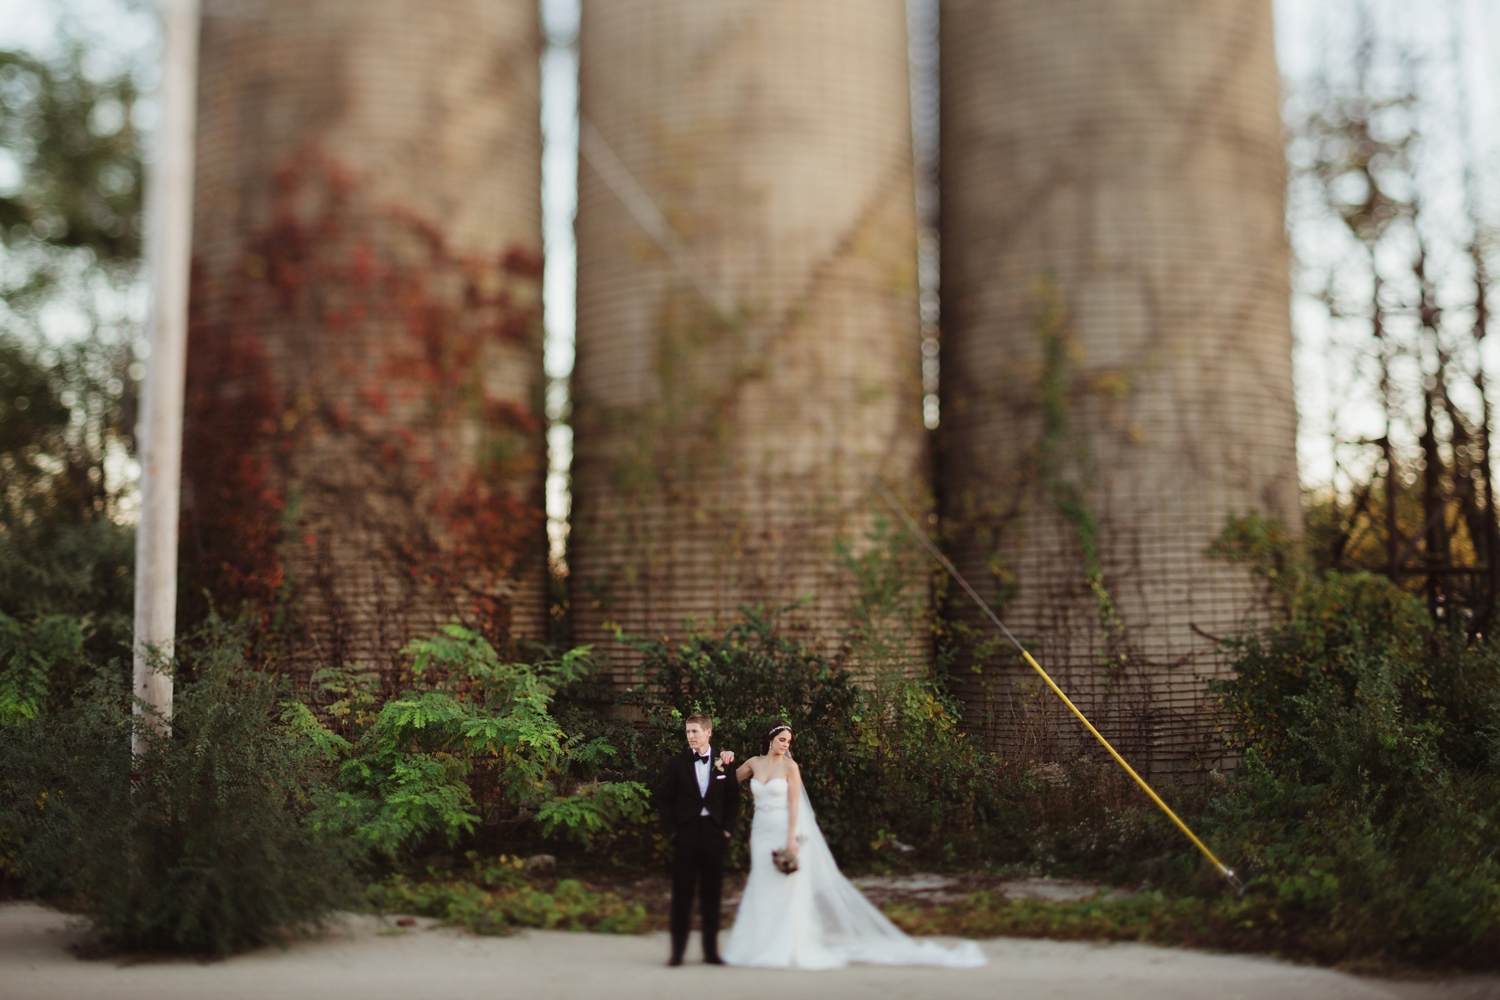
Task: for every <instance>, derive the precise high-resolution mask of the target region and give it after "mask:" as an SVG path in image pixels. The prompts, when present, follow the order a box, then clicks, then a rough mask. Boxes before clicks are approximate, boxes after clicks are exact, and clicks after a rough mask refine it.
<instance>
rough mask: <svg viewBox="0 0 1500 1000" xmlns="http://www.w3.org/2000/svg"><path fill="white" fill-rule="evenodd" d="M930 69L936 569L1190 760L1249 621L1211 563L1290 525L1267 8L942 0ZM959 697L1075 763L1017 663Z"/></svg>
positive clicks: (1277, 173) (976, 681)
mask: <svg viewBox="0 0 1500 1000" xmlns="http://www.w3.org/2000/svg"><path fill="white" fill-rule="evenodd" d="M941 51H942V70H941V73H942V138H941V183H942V238H943V353H942V362H943V376H942V428H941V440H942V445H941V453H940V456H939V464H940V480H939V481H940V487H939V491H940V494H941V497H942V500H941V503H942V509H943V513H944V516H945V519H946V525H947V527H948V529H949V531H950V537H951V539H952V543H951V544H952V546H953V554H954V557H955V561H956V562H957V563H958V564H959V566H960V567H961V569H962V570H963V571H964V572H965V574H966V575H968V576H969V577H970V578H971V579H973V580H974V581H976V583H980V584H981V585H982V586H983V587H985V588H986V589H987V590H988V591H989V592H990V593H991V594H993V595H994V596H995V598H996V600H997V602H998V603H1000V604H1002V605H1003V606H1004V614H1005V615H1006V617H1007V620H1008V622H1009V623H1010V625H1011V627H1012V628H1013V629H1015V630H1016V631H1017V632H1018V633H1021V634H1022V635H1023V637H1024V638H1025V639H1026V640H1028V641H1029V642H1030V643H1031V645H1032V648H1033V650H1034V651H1035V652H1036V654H1037V655H1038V657H1039V659H1040V660H1041V661H1042V662H1043V664H1044V665H1048V666H1050V668H1051V669H1052V670H1053V671H1054V673H1055V676H1056V677H1057V679H1058V680H1059V681H1060V682H1061V683H1062V684H1063V685H1064V687H1065V688H1066V689H1067V690H1069V691H1070V692H1072V693H1073V696H1074V698H1075V700H1077V701H1078V702H1079V704H1080V707H1082V708H1083V709H1084V711H1085V712H1090V713H1091V714H1092V715H1093V716H1095V721H1096V723H1098V724H1099V725H1100V728H1101V729H1102V730H1104V731H1105V733H1106V735H1110V736H1112V737H1113V738H1116V739H1118V740H1119V741H1120V743H1121V744H1123V748H1127V749H1128V750H1129V751H1130V752H1131V753H1132V755H1133V756H1134V757H1135V759H1136V760H1137V761H1138V762H1139V763H1140V765H1142V766H1144V767H1148V768H1151V769H1154V770H1157V771H1168V770H1175V769H1182V768H1185V767H1190V766H1192V761H1193V759H1194V757H1195V753H1196V752H1197V751H1200V750H1209V749H1211V747H1212V739H1211V732H1212V724H1211V720H1210V718H1209V716H1208V714H1207V711H1206V706H1205V701H1206V697H1205V693H1204V682H1203V677H1204V676H1206V675H1213V674H1215V673H1216V672H1219V671H1221V670H1222V669H1223V665H1222V663H1221V661H1220V659H1219V658H1218V657H1217V656H1216V652H1215V650H1216V643H1215V639H1214V637H1221V636H1225V635H1227V634H1232V633H1233V631H1234V629H1235V628H1236V627H1237V626H1238V625H1240V624H1241V623H1242V622H1244V621H1245V619H1246V618H1247V616H1257V617H1260V618H1262V620H1263V619H1264V616H1265V613H1266V609H1265V608H1264V607H1263V606H1262V605H1261V604H1260V603H1259V591H1258V590H1257V587H1256V586H1255V585H1254V583H1253V582H1252V579H1251V577H1250V574H1249V573H1248V571H1247V570H1246V569H1245V568H1244V567H1243V566H1237V565H1232V564H1230V563H1228V562H1225V561H1223V560H1222V559H1219V558H1216V557H1213V556H1211V555H1210V554H1209V553H1208V549H1209V547H1210V545H1211V544H1212V543H1213V542H1214V540H1215V538H1216V537H1217V536H1218V535H1219V533H1220V532H1221V530H1222V529H1223V528H1224V527H1225V524H1226V521H1227V519H1228V518H1229V516H1230V515H1246V514H1250V513H1260V514H1262V515H1267V516H1271V517H1278V518H1282V519H1284V520H1285V522H1286V523H1287V524H1288V525H1289V526H1291V528H1292V530H1293V531H1295V530H1297V529H1296V527H1295V526H1296V525H1297V524H1298V522H1299V514H1298V492H1297V472H1296V463H1295V454H1294V441H1293V439H1294V432H1295V411H1294V405H1293V394H1292V378H1291V334H1290V327H1289V318H1288V276H1287V263H1288V258H1287V248H1286V244H1285V239H1284V235H1283V223H1282V218H1283V215H1282V211H1283V210H1282V202H1283V171H1284V168H1283V155H1282V143H1281V128H1280V121H1279V118H1278V84H1277V75H1276V66H1275V62H1274V59H1273V50H1272V25H1271V4H1270V2H1269V0H1218V2H1202V0H1193V2H1185V0H1138V2H1124V0H1086V2H1084V3H1082V4H1056V3H1050V2H1046V0H943V2H942V5H941ZM955 611H956V613H957V614H959V615H961V616H970V615H972V611H971V610H970V609H967V608H961V607H956V608H955ZM965 694H966V697H967V698H968V700H969V703H970V718H971V720H972V721H974V722H976V723H979V722H982V723H983V724H984V725H985V726H986V727H987V729H988V732H989V733H990V735H991V736H992V738H993V740H994V742H995V744H996V745H997V746H998V747H1000V748H1001V749H1004V750H1006V751H1007V752H1010V753H1014V754H1020V755H1024V756H1031V757H1037V758H1047V757H1058V756H1065V755H1067V754H1069V753H1071V752H1073V750H1074V749H1075V748H1076V746H1077V744H1075V743H1074V740H1075V739H1076V738H1077V736H1078V730H1077V728H1076V726H1075V724H1074V723H1073V722H1072V720H1071V718H1070V717H1067V716H1065V715H1064V714H1063V713H1062V712H1061V711H1060V706H1058V705H1056V704H1055V703H1053V701H1052V700H1051V698H1050V697H1049V696H1047V695H1046V694H1045V693H1044V692H1042V691H1041V690H1040V688H1039V687H1038V686H1037V685H1036V683H1035V682H1034V678H1033V677H1032V676H1030V672H1029V671H1028V670H1027V669H1026V668H1025V666H1024V665H1021V664H1018V663H1016V662H1014V661H1012V660H1009V659H1006V658H1005V657H1003V656H1001V657H997V658H994V659H991V660H990V661H989V662H987V663H986V664H985V666H984V672H983V674H982V675H980V676H978V677H974V678H973V679H972V680H970V681H968V682H967V683H966V685H965ZM1084 738H1085V739H1086V737H1084Z"/></svg>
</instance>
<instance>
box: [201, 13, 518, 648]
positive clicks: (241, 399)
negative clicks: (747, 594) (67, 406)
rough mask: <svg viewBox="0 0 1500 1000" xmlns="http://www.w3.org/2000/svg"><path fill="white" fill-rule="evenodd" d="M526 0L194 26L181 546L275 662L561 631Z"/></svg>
mask: <svg viewBox="0 0 1500 1000" xmlns="http://www.w3.org/2000/svg"><path fill="white" fill-rule="evenodd" d="M538 46H539V33H538V25H537V9H536V3H535V0H490V2H484V3H480V2H474V0H436V2H433V3H426V4H420V5H415V4H410V3H402V2H398V0H358V2H356V0H297V2H292V0H238V2H233V3H225V4H219V5H213V6H211V7H210V9H209V11H208V12H207V14H206V16H205V18H204V23H203V33H202V54H201V71H200V75H201V83H200V88H199V95H200V96H199V125H198V139H197V146H198V154H197V156H198V159H197V162H198V167H197V189H196V206H195V219H194V278H193V286H192V297H191V319H190V323H191V332H190V342H189V355H188V398H187V418H186V432H185V439H184V443H185V449H184V498H183V499H184V505H183V519H182V545H181V551H182V562H183V570H184V579H185V584H186V585H185V586H184V587H183V588H182V590H183V593H184V597H185V600H187V601H188V602H190V603H192V604H194V605H198V606H197V607H189V608H186V609H184V610H185V611H186V612H187V616H188V618H189V619H191V617H193V615H194V614H195V612H199V613H201V603H202V597H201V594H202V591H203V590H204V589H205V588H206V589H207V590H208V592H209V594H210V596H211V598H212V600H213V601H214V603H215V604H217V606H218V607H219V609H220V610H221V611H231V612H232V611H237V610H238V609H239V608H240V606H241V605H242V604H248V605H249V606H250V607H252V608H254V609H255V610H256V611H258V612H259V613H260V614H261V615H262V618H263V620H264V622H265V624H266V625H267V626H268V627H269V628H270V630H271V632H272V633H273V634H274V635H275V636H277V637H278V638H279V640H280V642H281V645H280V647H279V652H280V655H281V656H282V658H283V662H287V663H289V664H291V665H293V666H294V667H295V669H296V670H297V671H299V672H301V673H303V674H305V673H306V672H307V671H308V670H310V669H312V668H316V667H322V666H331V667H339V666H342V667H350V668H363V669H376V670H381V671H387V672H388V671H390V670H391V669H393V668H394V667H395V666H396V665H397V664H398V663H399V661H400V657H399V650H400V649H401V648H402V646H403V645H404V644H405V643H406V642H407V641H409V640H410V639H411V638H412V637H413V636H414V635H417V634H423V633H427V632H430V631H432V630H434V629H436V628H437V627H438V626H439V625H441V624H443V623H445V622H448V621H449V620H451V619H452V618H454V617H457V618H459V619H461V620H463V621H465V622H467V623H469V624H471V625H473V626H475V627H477V628H480V629H482V630H483V631H484V632H486V633H487V634H489V635H491V636H492V637H494V638H497V639H504V638H505V637H506V636H507V635H510V634H512V633H519V634H527V633H533V634H534V633H535V632H537V631H539V630H540V629H541V628H542V627H543V619H544V615H545V605H544V602H545V591H546V562H545V560H546V547H545V544H546V543H545V539H544V536H543V515H542V510H541V489H542V477H543V475H544V473H545V457H544V456H545V452H544V447H543V439H542V426H541V413H540V389H541V384H540V383H541V375H542V372H541V324H540V318H541V317H540V288H539V278H540V271H541V258H540V253H541V232H540V228H541V221H540V194H539V186H540V127H539V117H538V55H539V49H538Z"/></svg>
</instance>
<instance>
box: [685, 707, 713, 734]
mask: <svg viewBox="0 0 1500 1000" xmlns="http://www.w3.org/2000/svg"><path fill="white" fill-rule="evenodd" d="M695 722H696V723H697V724H698V726H699V727H700V728H701V729H703V731H704V732H709V733H711V732H713V731H714V720H713V719H710V718H709V717H708V716H706V715H704V714H703V713H702V712H694V713H693V714H692V715H690V716H688V717H687V718H686V719H683V720H682V728H683V729H686V728H687V727H688V726H691V725H692V724H693V723H695Z"/></svg>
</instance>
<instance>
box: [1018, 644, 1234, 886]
mask: <svg viewBox="0 0 1500 1000" xmlns="http://www.w3.org/2000/svg"><path fill="white" fill-rule="evenodd" d="M1021 656H1022V658H1024V659H1025V660H1026V662H1027V663H1029V664H1031V669H1032V670H1035V671H1036V672H1037V673H1038V674H1040V675H1041V678H1042V680H1044V681H1046V682H1047V686H1048V687H1050V688H1051V689H1052V692H1053V693H1054V694H1056V695H1057V696H1058V697H1059V698H1061V699H1062V703H1063V704H1064V705H1067V706H1068V711H1070V712H1072V713H1073V714H1074V715H1076V716H1078V721H1079V722H1081V723H1083V724H1084V726H1085V728H1087V729H1088V731H1089V732H1091V733H1093V734H1094V739H1096V740H1098V741H1099V742H1100V744H1101V745H1103V747H1104V749H1106V750H1108V751H1109V755H1110V756H1111V757H1113V758H1114V759H1115V763H1117V764H1119V765H1120V766H1121V767H1123V768H1124V769H1125V773H1126V774H1128V775H1130V776H1131V777H1132V778H1134V779H1135V783H1136V784H1137V785H1140V786H1141V788H1142V789H1143V790H1144V791H1145V793H1146V794H1147V795H1149V796H1151V801H1152V802H1155V803H1156V804H1157V805H1158V806H1160V807H1161V811H1162V812H1164V813H1166V814H1167V818H1168V819H1170V820H1171V821H1172V822H1173V823H1176V824H1177V829H1179V830H1181V831H1182V832H1183V833H1184V834H1186V835H1187V839H1188V840H1191V841H1192V842H1193V846H1194V847H1196V848H1198V850H1200V851H1202V852H1203V856H1204V857H1205V858H1207V859H1208V860H1209V861H1212V862H1213V865H1214V867H1215V868H1217V869H1219V874H1220V875H1223V876H1224V877H1225V878H1227V879H1228V880H1229V881H1230V882H1232V883H1234V885H1235V887H1236V888H1238V887H1239V884H1240V882H1239V879H1237V878H1236V877H1235V875H1234V872H1233V871H1231V870H1230V869H1229V868H1228V867H1227V866H1226V865H1225V864H1224V862H1222V861H1220V860H1219V859H1218V857H1217V856H1215V854H1214V852H1213V851H1210V850H1209V849H1208V845H1207V844H1205V843H1203V841H1201V840H1199V839H1198V835H1197V834H1196V833H1194V832H1193V831H1192V830H1190V829H1188V825H1187V824H1186V823H1184V822H1183V821H1182V818H1181V817H1179V816H1178V815H1177V814H1176V813H1175V812H1173V811H1172V807H1171V806H1169V805H1167V804H1166V803H1165V802H1163V801H1162V800H1161V796H1160V795H1157V794H1156V792H1155V791H1153V790H1152V788H1151V786H1150V785H1148V784H1146V779H1145V778H1142V777H1141V776H1140V775H1139V774H1136V773H1135V768H1133V767H1131V766H1130V765H1129V764H1128V763H1126V761H1125V758H1124V757H1121V756H1120V752H1119V751H1118V750H1116V749H1115V748H1114V747H1113V746H1111V745H1110V742H1109V740H1107V739H1105V738H1104V734H1103V733H1101V732H1099V730H1097V729H1095V728H1094V724H1093V723H1092V722H1090V721H1089V720H1088V719H1087V717H1085V716H1084V714H1083V713H1082V712H1080V711H1079V710H1078V706H1077V705H1075V704H1073V699H1072V698H1069V697H1068V696H1067V695H1066V694H1064V693H1063V689H1062V688H1060V687H1058V686H1057V682H1056V681H1054V680H1053V679H1052V678H1051V676H1050V675H1048V673H1047V671H1045V670H1043V669H1042V665H1041V664H1040V663H1038V662H1036V660H1035V659H1033V658H1032V655H1031V654H1030V653H1029V652H1027V651H1026V650H1025V649H1022V650H1021Z"/></svg>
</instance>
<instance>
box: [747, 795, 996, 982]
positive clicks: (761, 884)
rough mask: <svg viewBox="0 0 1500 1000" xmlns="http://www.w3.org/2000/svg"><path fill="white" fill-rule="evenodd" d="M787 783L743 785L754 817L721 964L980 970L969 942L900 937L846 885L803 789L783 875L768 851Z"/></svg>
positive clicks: (781, 819)
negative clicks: (792, 858)
mask: <svg viewBox="0 0 1500 1000" xmlns="http://www.w3.org/2000/svg"><path fill="white" fill-rule="evenodd" d="M787 788H788V785H787V780H786V779H785V778H772V779H771V780H770V781H768V782H760V781H756V780H755V779H754V778H752V779H750V791H751V793H752V794H753V795H754V796H755V819H754V822H753V823H752V824H751V827H750V877H749V878H748V879H747V880H746V881H745V893H744V895H743V896H742V897H741V899H740V909H739V915H738V916H736V917H735V920H734V927H733V928H732V929H731V930H730V932H729V943H728V945H727V946H726V947H725V948H724V953H723V954H724V960H725V961H726V962H728V963H729V964H730V965H750V966H759V967H762V968H795V969H837V968H840V967H842V966H844V965H847V964H848V963H850V962H867V963H870V964H875V965H943V966H949V967H952V968H973V967H975V966H980V965H984V964H985V958H984V955H983V953H981V952H980V950H979V946H978V945H977V944H975V943H974V942H973V941H965V942H963V943H962V944H959V945H958V946H957V947H954V948H945V947H943V946H942V945H940V944H938V943H937V942H936V941H918V940H915V939H913V938H910V937H907V936H906V935H905V934H903V933H902V932H901V931H900V929H899V928H897V927H896V925H895V924H893V923H891V922H890V920H888V919H887V918H886V916H885V914H883V913H881V912H880V911H879V910H877V909H876V908H875V906H874V904H872V903H871V902H870V901H869V900H868V899H866V898H865V897H864V896H863V894H861V893H860V891H859V890H858V889H856V888H855V887H854V885H853V883H851V882H850V881H849V880H848V879H846V878H844V876H843V874H842V873H840V872H839V867H838V863H837V862H835V861H834V860H833V854H832V853H831V852H829V850H828V843H827V842H826V841H825V840H824V839H823V833H822V831H821V830H819V829H818V821H817V818H816V817H815V816H814V815H813V810H812V803H811V802H809V801H808V798H807V791H806V790H805V789H804V790H803V792H802V795H801V799H800V806H799V810H798V815H797V839H798V841H799V846H798V852H797V860H798V864H799V866H800V867H799V870H797V871H795V872H793V873H792V874H790V875H783V874H782V873H781V872H779V871H777V870H776V866H775V865H774V864H772V862H771V852H772V851H773V850H775V849H777V848H779V847H785V846H786V835H787V824H788V822H789V821H790V815H789V813H788V811H787V800H788V795H787Z"/></svg>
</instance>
